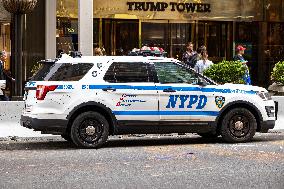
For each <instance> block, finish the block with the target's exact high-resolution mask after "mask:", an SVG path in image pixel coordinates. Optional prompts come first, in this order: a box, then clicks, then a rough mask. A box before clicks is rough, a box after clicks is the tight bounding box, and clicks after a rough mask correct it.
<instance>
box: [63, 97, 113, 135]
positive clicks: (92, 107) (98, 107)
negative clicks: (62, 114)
mask: <svg viewBox="0 0 284 189" xmlns="http://www.w3.org/2000/svg"><path fill="white" fill-rule="evenodd" d="M88 111H95V112H98V113H100V114H102V115H103V116H104V117H105V118H106V119H107V121H108V123H109V126H110V127H109V134H110V135H113V134H114V133H115V128H116V125H117V120H116V117H115V115H114V114H113V113H112V111H111V109H110V108H108V107H106V106H105V105H104V104H101V103H99V102H92V101H91V102H85V103H82V104H80V105H78V106H76V107H75V108H74V109H73V110H72V111H71V112H70V113H69V114H68V116H67V120H68V124H67V128H66V129H67V130H66V132H68V133H70V129H71V126H72V123H73V121H74V120H75V118H76V117H77V116H78V115H79V114H81V113H83V112H88Z"/></svg>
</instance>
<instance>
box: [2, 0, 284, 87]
mask: <svg viewBox="0 0 284 189" xmlns="http://www.w3.org/2000/svg"><path fill="white" fill-rule="evenodd" d="M0 7H1V6H0ZM1 12H2V11H1ZM0 16H1V14H0ZM0 25H1V17H0ZM1 31H2V28H1ZM283 34H284V1H283V0H234V1H231V0H186V1H180V0H154V1H153V0H151V1H150V0H133V1H132V0H117V1H112V0H104V1H100V0H38V5H37V7H36V8H35V10H34V11H33V12H32V13H31V14H29V15H27V16H26V35H25V42H26V43H25V50H24V51H25V52H24V60H25V61H24V62H25V70H24V72H25V78H24V80H27V78H28V77H30V76H31V74H32V70H34V68H35V67H36V61H39V60H41V59H43V58H54V57H55V56H57V54H58V52H61V51H63V52H69V51H71V50H80V51H82V52H83V54H85V55H91V54H92V53H93V48H94V47H95V46H97V45H98V46H100V47H104V48H105V50H106V53H107V55H125V54H127V53H128V52H129V51H130V50H132V49H133V48H141V47H142V46H144V45H156V46H159V47H162V48H164V49H165V50H166V51H167V55H168V56H169V57H174V58H180V57H181V54H182V53H183V52H184V50H185V44H186V43H187V42H188V41H192V42H193V43H194V45H195V48H197V47H198V46H200V45H205V46H207V49H208V53H209V59H210V60H212V61H213V62H214V63H217V62H219V61H222V60H231V59H232V57H233V56H234V54H235V47H236V45H239V44H241V45H244V46H246V48H247V50H246V52H245V53H246V57H245V58H246V59H247V60H248V61H249V67H250V70H251V75H252V81H253V84H254V85H260V86H264V87H267V86H268V85H269V84H270V73H271V71H272V68H273V66H274V65H275V63H277V62H278V61H281V60H284V52H283V51H284V35H283ZM0 36H1V35H0ZM12 38H13V37H12ZM0 40H1V38H0ZM1 43H2V42H1V41H0V45H1ZM0 47H1V46H0Z"/></svg>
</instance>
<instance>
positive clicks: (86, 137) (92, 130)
mask: <svg viewBox="0 0 284 189" xmlns="http://www.w3.org/2000/svg"><path fill="white" fill-rule="evenodd" d="M102 133H103V123H101V122H99V121H98V120H95V119H87V120H84V121H83V122H82V123H81V124H80V126H79V128H78V134H79V138H80V140H81V141H82V142H84V143H88V144H93V143H95V142H96V141H98V140H99V139H100V138H101V136H102Z"/></svg>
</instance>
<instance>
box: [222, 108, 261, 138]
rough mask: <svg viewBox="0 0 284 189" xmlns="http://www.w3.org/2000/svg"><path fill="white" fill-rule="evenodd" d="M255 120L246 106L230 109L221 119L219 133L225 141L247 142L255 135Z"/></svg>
mask: <svg viewBox="0 0 284 189" xmlns="http://www.w3.org/2000/svg"><path fill="white" fill-rule="evenodd" d="M256 128H257V122H256V119H255V117H254V115H253V114H252V113H251V112H250V111H249V110H248V109H246V108H235V109H232V110H230V111H229V112H228V113H227V114H226V115H225V116H224V119H223V121H222V126H221V135H222V137H223V139H224V140H225V141H226V142H231V143H233V142H247V141H250V140H251V139H252V138H253V136H254V135H255V132H256Z"/></svg>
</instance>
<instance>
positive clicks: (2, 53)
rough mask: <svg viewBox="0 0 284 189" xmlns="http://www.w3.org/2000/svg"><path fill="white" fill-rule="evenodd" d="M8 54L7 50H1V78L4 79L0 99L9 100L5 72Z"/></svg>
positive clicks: (0, 86)
mask: <svg viewBox="0 0 284 189" xmlns="http://www.w3.org/2000/svg"><path fill="white" fill-rule="evenodd" d="M6 58H7V55H6V52H5V51H0V80H1V81H4V83H3V82H1V83H0V101H8V100H9V99H8V97H7V96H6V95H5V92H4V90H5V88H6V77H5V72H4V62H5V61H6Z"/></svg>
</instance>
